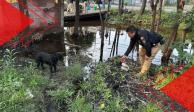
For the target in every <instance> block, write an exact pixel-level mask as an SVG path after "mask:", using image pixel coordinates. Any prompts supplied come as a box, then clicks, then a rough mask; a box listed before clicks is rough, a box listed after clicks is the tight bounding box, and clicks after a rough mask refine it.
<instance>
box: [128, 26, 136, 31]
mask: <svg viewBox="0 0 194 112" xmlns="http://www.w3.org/2000/svg"><path fill="white" fill-rule="evenodd" d="M136 30H137V28H136V27H135V26H129V27H128V28H127V29H126V32H136Z"/></svg>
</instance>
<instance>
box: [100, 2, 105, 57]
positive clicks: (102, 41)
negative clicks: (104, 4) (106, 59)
mask: <svg viewBox="0 0 194 112" xmlns="http://www.w3.org/2000/svg"><path fill="white" fill-rule="evenodd" d="M98 8H99V15H100V21H101V35H100V37H101V46H100V61H103V49H104V27H105V26H104V21H103V18H102V12H101V8H100V4H98Z"/></svg>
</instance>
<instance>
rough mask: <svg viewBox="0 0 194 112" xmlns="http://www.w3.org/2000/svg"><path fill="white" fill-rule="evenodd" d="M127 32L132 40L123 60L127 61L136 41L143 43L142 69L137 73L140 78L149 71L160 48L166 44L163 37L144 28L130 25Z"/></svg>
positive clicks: (140, 56) (140, 51) (140, 54)
mask: <svg viewBox="0 0 194 112" xmlns="http://www.w3.org/2000/svg"><path fill="white" fill-rule="evenodd" d="M126 32H127V33H128V36H129V38H130V39H131V41H130V44H129V47H128V49H127V51H126V52H125V54H124V55H123V56H122V57H121V62H125V60H126V58H127V57H128V55H129V53H130V52H131V51H132V49H133V48H134V47H135V45H136V43H137V44H139V45H141V48H140V49H139V58H140V64H141V70H140V72H139V73H138V74H137V77H139V78H140V77H141V76H143V75H144V74H146V73H147V72H148V71H149V68H150V65H151V63H152V60H153V58H154V57H155V55H156V54H157V52H158V50H159V49H160V46H161V45H162V44H164V41H163V37H162V36H161V35H159V34H157V33H155V32H150V31H147V30H144V29H136V28H135V27H133V26H132V27H128V28H127V29H126Z"/></svg>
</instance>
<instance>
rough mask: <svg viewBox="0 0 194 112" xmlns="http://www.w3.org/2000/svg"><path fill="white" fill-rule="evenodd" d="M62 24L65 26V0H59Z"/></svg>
mask: <svg viewBox="0 0 194 112" xmlns="http://www.w3.org/2000/svg"><path fill="white" fill-rule="evenodd" d="M59 9H60V11H59V12H60V26H61V27H62V28H64V0H59Z"/></svg>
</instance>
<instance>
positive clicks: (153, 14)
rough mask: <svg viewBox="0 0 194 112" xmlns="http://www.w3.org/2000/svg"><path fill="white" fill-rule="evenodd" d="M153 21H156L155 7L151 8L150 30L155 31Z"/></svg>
mask: <svg viewBox="0 0 194 112" xmlns="http://www.w3.org/2000/svg"><path fill="white" fill-rule="evenodd" d="M155 23H156V9H153V10H152V25H151V31H155Z"/></svg>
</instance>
